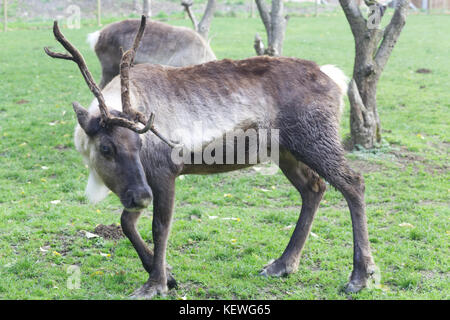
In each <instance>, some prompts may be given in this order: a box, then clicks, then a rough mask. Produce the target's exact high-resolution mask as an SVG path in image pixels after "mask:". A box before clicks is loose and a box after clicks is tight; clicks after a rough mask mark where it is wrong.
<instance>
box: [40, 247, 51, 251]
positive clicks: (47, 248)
mask: <svg viewBox="0 0 450 320" xmlns="http://www.w3.org/2000/svg"><path fill="white" fill-rule="evenodd" d="M49 249H50V246H43V247H39V250H40V251H41V252H47V251H48V250H49Z"/></svg>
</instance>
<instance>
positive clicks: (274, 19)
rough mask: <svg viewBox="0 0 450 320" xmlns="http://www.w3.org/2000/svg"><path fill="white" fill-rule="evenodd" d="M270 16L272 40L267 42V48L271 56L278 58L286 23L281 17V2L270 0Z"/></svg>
mask: <svg viewBox="0 0 450 320" xmlns="http://www.w3.org/2000/svg"><path fill="white" fill-rule="evenodd" d="M270 16H271V17H270V25H271V33H272V39H271V41H269V43H268V46H269V49H271V50H272V51H273V53H272V54H271V55H272V56H278V55H281V52H282V51H283V41H284V32H285V30H286V21H287V20H286V18H285V17H284V16H283V0H272V12H271V13H270Z"/></svg>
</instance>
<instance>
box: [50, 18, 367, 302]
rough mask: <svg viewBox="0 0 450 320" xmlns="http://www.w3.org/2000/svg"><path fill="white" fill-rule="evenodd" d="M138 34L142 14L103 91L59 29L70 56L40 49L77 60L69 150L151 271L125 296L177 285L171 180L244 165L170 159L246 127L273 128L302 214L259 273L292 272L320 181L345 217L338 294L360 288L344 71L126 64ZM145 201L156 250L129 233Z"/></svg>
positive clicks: (359, 226)
mask: <svg viewBox="0 0 450 320" xmlns="http://www.w3.org/2000/svg"><path fill="white" fill-rule="evenodd" d="M144 29H145V17H143V18H142V21H141V25H140V28H139V31H138V33H137V35H136V38H135V41H134V44H133V46H132V48H131V49H130V50H128V51H126V52H125V53H124V54H123V56H122V59H121V66H120V77H116V78H114V79H113V80H112V82H111V83H110V84H109V85H108V86H107V87H106V88H105V89H104V90H103V91H101V90H100V89H99V87H98V86H97V85H96V83H95V82H94V80H93V78H92V76H91V74H90V72H89V70H88V68H87V66H86V64H85V62H84V59H83V57H82V55H81V54H80V53H79V52H78V50H77V49H76V48H75V47H74V46H73V45H71V44H70V43H69V42H68V41H67V40H66V39H65V37H64V36H63V34H62V33H61V32H60V30H59V28H58V24H57V22H55V24H54V29H53V32H54V35H55V37H56V39H57V41H59V42H60V43H61V44H62V45H63V46H64V48H65V49H66V50H67V51H68V52H69V53H70V54H61V53H55V52H52V51H50V50H49V49H47V48H45V51H46V53H47V54H48V55H49V56H51V57H53V58H60V59H66V60H72V61H74V62H76V63H77V64H78V67H79V69H80V70H81V73H82V75H83V77H84V79H85V80H86V83H87V84H88V86H89V88H90V90H91V91H92V93H93V94H94V96H95V97H96V100H95V99H94V101H93V102H92V104H91V106H90V107H89V110H86V109H84V108H83V107H82V106H81V105H80V104H79V103H77V102H74V103H73V109H74V111H75V113H76V116H77V119H78V125H77V126H76V129H75V145H76V148H77V150H78V151H79V152H80V153H81V154H82V156H83V158H84V160H85V161H86V163H87V164H88V165H89V168H90V175H89V179H88V186H87V194H88V196H89V197H90V198H91V199H92V200H94V201H98V200H100V199H101V198H102V197H104V196H105V195H106V193H105V191H107V190H111V191H113V192H114V193H115V194H116V195H117V196H118V197H119V198H120V201H121V203H122V204H123V206H124V210H123V212H122V215H121V226H122V229H123V232H124V233H125V235H126V236H127V237H128V239H129V240H130V241H131V243H132V244H133V246H134V248H135V249H136V251H137V253H138V255H139V258H140V259H141V261H142V264H143V266H144V268H145V270H146V271H147V272H148V273H149V279H148V281H147V282H146V283H145V284H144V285H143V286H142V287H141V288H139V289H138V290H136V291H135V292H134V295H133V297H140V298H142V297H143V298H151V297H153V296H155V295H157V294H163V295H164V294H165V293H166V292H168V289H169V288H172V287H174V286H176V281H175V279H174V278H173V276H172V274H171V271H170V269H169V267H168V265H167V263H166V249H167V240H168V236H169V231H170V227H171V221H172V214H173V209H174V199H175V179H176V177H177V176H179V175H182V174H212V173H217V172H226V171H231V170H237V169H240V168H244V167H248V166H250V165H251V164H249V163H248V162H245V163H243V164H219V163H214V164H206V163H205V162H204V161H201V162H200V163H198V162H197V163H194V164H192V163H191V162H190V161H181V162H180V161H178V160H179V159H177V161H174V157H173V155H174V150H178V151H179V150H180V145H181V146H185V145H188V144H189V143H190V142H191V141H192V140H194V141H196V144H195V145H197V147H198V146H199V147H198V148H190V147H186V149H182V150H183V152H184V151H186V150H187V151H186V152H187V154H188V155H190V156H192V158H195V156H196V155H197V154H198V153H201V152H202V151H204V149H205V148H207V146H208V145H209V143H210V142H211V140H212V139H214V138H215V139H219V140H220V139H221V138H222V137H223V136H224V135H226V134H227V133H229V132H231V131H233V130H238V129H242V130H246V129H248V128H253V129H255V130H257V131H261V130H265V129H274V130H278V132H279V134H278V140H277V142H278V144H279V146H278V148H279V161H278V165H279V167H280V169H281V171H282V172H283V173H284V175H285V176H286V177H287V178H288V180H289V181H290V182H291V183H292V185H293V186H294V187H295V188H296V189H297V190H298V191H299V193H300V196H301V198H302V206H301V211H300V217H299V220H298V222H297V225H296V227H295V229H294V231H293V234H292V237H291V239H290V241H289V243H288V245H287V247H286V249H285V250H284V252H283V254H282V255H281V256H280V257H279V258H278V259H276V260H274V261H273V262H271V263H269V264H268V265H267V266H265V267H264V268H263V269H262V271H261V274H262V275H264V276H275V277H280V276H283V275H287V274H290V273H293V272H295V271H296V270H297V268H298V265H299V261H300V253H301V251H302V248H303V246H304V244H305V241H306V240H307V237H308V235H309V233H310V230H311V225H312V222H313V219H314V216H315V214H316V211H317V208H318V206H319V203H320V201H321V199H322V196H323V194H324V192H325V189H326V184H325V182H324V180H323V179H325V180H327V181H328V182H329V183H330V184H331V185H332V186H334V187H335V188H336V189H337V190H339V191H340V192H341V193H342V194H343V196H344V197H345V199H346V201H347V203H348V206H349V209H350V215H351V219H352V226H353V238H354V258H353V264H354V267H353V272H352V274H351V276H350V281H349V283H348V284H347V286H346V290H347V291H349V292H357V291H359V290H361V289H362V288H364V287H365V286H366V283H367V280H368V278H369V277H370V276H371V275H372V274H373V272H374V268H375V264H374V262H373V258H372V255H371V252H370V246H369V240H368V232H367V223H366V214H365V204H364V180H363V177H362V176H361V174H359V173H357V172H355V171H353V170H352V169H351V168H350V167H349V166H348V164H347V161H346V159H345V157H344V151H343V148H342V146H341V143H340V140H339V134H338V127H339V118H340V106H341V105H342V97H343V95H344V94H345V81H344V77H345V76H344V75H343V73H342V72H341V71H340V70H339V69H337V68H335V67H330V66H327V67H319V66H318V65H316V64H315V63H314V62H311V61H306V60H301V59H296V58H284V57H278V58H274V57H268V56H259V57H253V58H249V59H245V60H237V61H233V60H221V61H212V62H208V63H204V64H201V65H195V66H189V67H181V68H175V67H168V66H160V65H151V64H140V65H136V66H134V67H131V66H132V62H133V58H134V55H135V53H136V50H137V47H138V44H139V41H140V38H141V37H142V34H143V32H144ZM196 121H202V122H203V124H204V126H205V127H206V128H208V135H199V134H196V130H195V128H194V126H193V123H194V122H196ZM180 128H182V129H185V130H184V131H183V132H184V134H183V135H179V136H175V137H173V136H172V135H171V132H174V131H176V130H177V129H180ZM168 137H170V138H168ZM172 138H173V139H172ZM176 139H177V140H178V141H175V140H176ZM222 141H223V140H222ZM272 147H273V145H272V144H270V145H269V148H272ZM217 150H218V149H216V151H217ZM227 150H228V149H227ZM252 150H253V151H252ZM178 151H177V152H178ZM177 152H175V154H176V153H177ZM233 152H235V151H233ZM245 152H247V153H248V154H249V155H250V153H251V152H254V148H253V149H252V148H247V147H246V149H245ZM188 158H189V157H188ZM183 159H184V158H183ZM246 159H247V158H246ZM247 160H248V159H247ZM247 160H246V161H247ZM152 200H153V222H152V235H153V242H154V251H153V252H152V251H151V250H150V249H149V248H148V247H147V245H146V244H145V242H144V241H143V240H142V238H141V236H140V234H139V232H138V231H137V229H136V223H137V221H138V219H139V216H140V215H141V212H142V211H143V210H144V209H145V208H146V207H147V206H149V204H150V203H151V201H152Z"/></svg>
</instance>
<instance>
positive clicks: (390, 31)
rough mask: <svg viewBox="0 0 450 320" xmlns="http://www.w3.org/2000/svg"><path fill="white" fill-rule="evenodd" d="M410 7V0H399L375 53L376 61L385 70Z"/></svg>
mask: <svg viewBox="0 0 450 320" xmlns="http://www.w3.org/2000/svg"><path fill="white" fill-rule="evenodd" d="M408 8H409V1H408V0H398V2H397V8H396V9H395V12H394V15H393V17H392V19H391V22H390V23H389V25H388V26H387V27H386V29H385V31H384V36H383V41H382V42H381V44H380V47H379V48H378V50H377V53H376V55H375V62H376V63H377V65H378V67H379V68H380V69H381V70H383V68H384V66H385V65H386V63H387V60H388V59H389V56H390V55H391V53H392V50H393V49H394V46H395V44H396V43H397V40H398V37H399V36H400V33H401V31H402V29H403V26H404V25H405V23H406V15H407V12H408Z"/></svg>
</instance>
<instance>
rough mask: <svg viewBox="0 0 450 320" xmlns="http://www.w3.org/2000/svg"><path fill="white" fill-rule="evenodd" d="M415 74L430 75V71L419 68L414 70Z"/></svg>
mask: <svg viewBox="0 0 450 320" xmlns="http://www.w3.org/2000/svg"><path fill="white" fill-rule="evenodd" d="M416 73H431V70H430V69H426V68H420V69H417V70H416Z"/></svg>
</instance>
